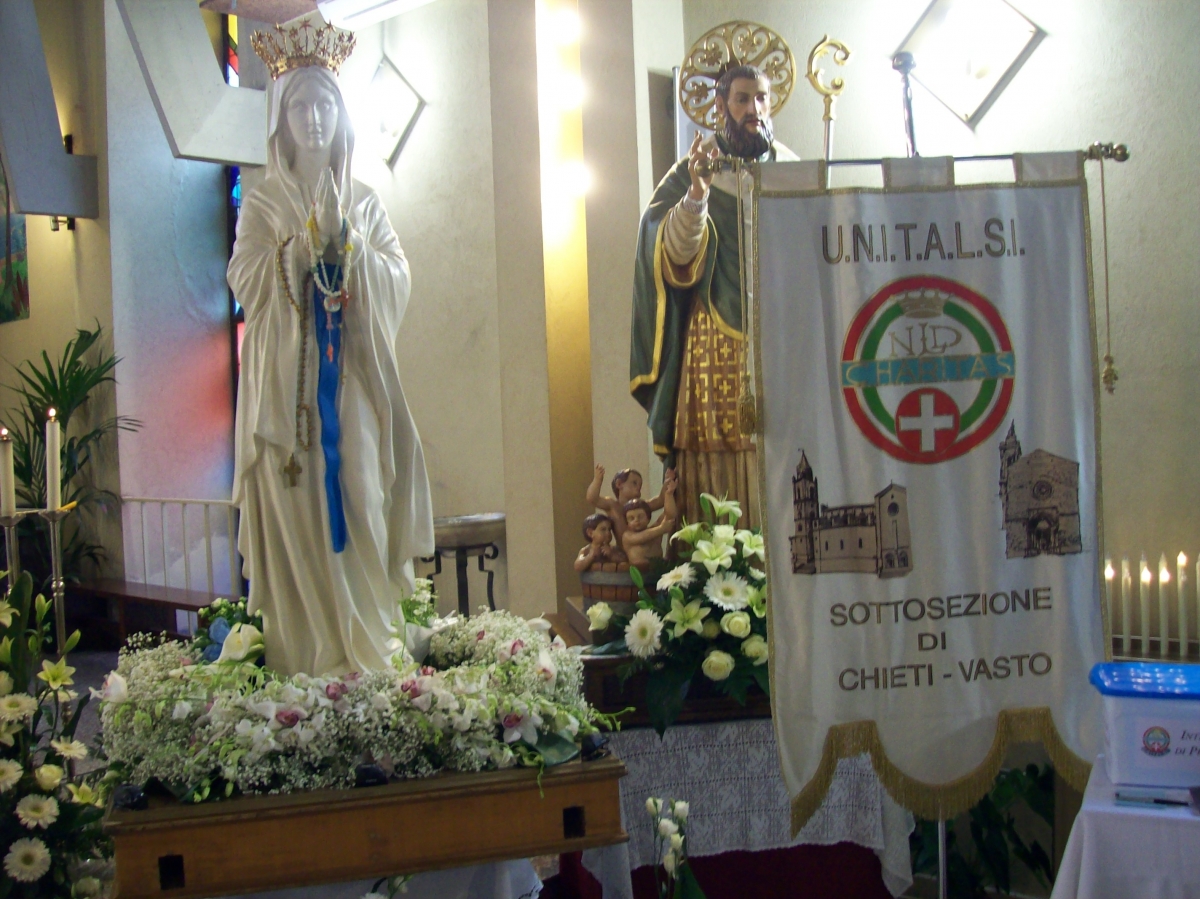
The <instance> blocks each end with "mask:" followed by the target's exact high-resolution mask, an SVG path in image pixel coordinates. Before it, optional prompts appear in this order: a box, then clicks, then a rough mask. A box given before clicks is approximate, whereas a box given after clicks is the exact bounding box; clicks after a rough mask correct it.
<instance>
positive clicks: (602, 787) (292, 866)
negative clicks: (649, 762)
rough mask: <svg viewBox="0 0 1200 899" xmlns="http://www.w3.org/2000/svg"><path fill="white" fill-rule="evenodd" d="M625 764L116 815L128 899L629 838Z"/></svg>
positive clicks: (336, 877)
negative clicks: (624, 817) (624, 814)
mask: <svg viewBox="0 0 1200 899" xmlns="http://www.w3.org/2000/svg"><path fill="white" fill-rule="evenodd" d="M624 774H625V766H624V764H622V763H621V761H620V760H619V759H616V758H606V759H600V760H598V761H595V762H568V763H567V764H564V765H559V766H557V767H554V768H549V769H547V770H546V772H545V774H543V775H542V784H541V788H540V789H539V787H538V782H537V779H538V777H537V771H536V770H535V769H530V768H521V769H509V770H507V771H490V772H483V773H479V774H450V775H444V776H436V777H430V778H427V779H424V780H416V781H405V782H403V783H395V784H388V785H386V786H382V787H366V788H361V789H353V790H319V791H314V792H311V793H293V794H289V795H285V796H248V797H240V798H238V799H232V800H228V801H224V802H214V803H208V804H204V805H181V804H179V803H175V802H171V803H160V804H156V805H152V806H151V807H150V808H148V809H145V810H143V811H128V810H124V809H121V810H112V811H110V812H109V814H108V816H107V818H106V819H105V822H104V827H105V830H106V831H107V833H108V834H109V835H110V836H111V837H112V839H113V845H114V849H115V857H116V867H117V877H116V892H115V894H114V895H118V896H120V897H121V899H139V897H151V896H154V897H158V896H162V895H164V894H165V893H166V892H167V891H169V893H170V895H171V896H173V897H178V899H188V897H204V896H229V895H238V894H242V893H250V892H255V891H260V890H271V889H283V888H286V887H295V886H310V885H315V884H321V883H337V882H340V881H346V880H355V879H366V878H373V877H384V876H389V875H396V874H414V873H418V872H421V871H432V870H438V869H442V868H455V867H460V866H463V865H474V864H478V863H480V862H488V861H498V860H502V859H511V858H525V857H528V856H533V855H550V854H559V853H563V852H576V851H579V850H581V849H588V848H592V847H596V846H606V845H610V844H613V843H621V842H624V841H625V840H627V839H628V836H627V835H626V833H625V831H624V830H623V829H622V828H621V803H620V793H619V791H618V781H619V780H620V778H621V777H623V776H624Z"/></svg>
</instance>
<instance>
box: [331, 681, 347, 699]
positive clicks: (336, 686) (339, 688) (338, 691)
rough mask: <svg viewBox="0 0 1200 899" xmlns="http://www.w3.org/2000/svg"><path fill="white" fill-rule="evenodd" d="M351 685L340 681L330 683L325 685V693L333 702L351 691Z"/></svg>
mask: <svg viewBox="0 0 1200 899" xmlns="http://www.w3.org/2000/svg"><path fill="white" fill-rule="evenodd" d="M349 689H350V688H349V687H347V686H346V685H345V684H343V683H341V682H340V681H336V682H334V683H332V684H328V685H326V687H325V695H326V696H327V697H328V698H329V699H330V700H331V701H333V702H337V701H338V700H339V699H341V698H342V697H343V696H345V695H346V694H347V693H348V692H349Z"/></svg>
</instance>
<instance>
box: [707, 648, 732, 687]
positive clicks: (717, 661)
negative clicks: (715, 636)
mask: <svg viewBox="0 0 1200 899" xmlns="http://www.w3.org/2000/svg"><path fill="white" fill-rule="evenodd" d="M733 665H734V661H733V656H731V655H730V654H729V653H727V652H722V651H721V650H719V649H714V650H713V651H712V652H710V653H709V654H708V655H707V656H706V657H705V659H704V663H703V664H702V665H701V666H700V670H701V671H703V672H704V676H705V677H707V678H708V679H709V680H725V678H727V677H729V675H730V674H732V673H733Z"/></svg>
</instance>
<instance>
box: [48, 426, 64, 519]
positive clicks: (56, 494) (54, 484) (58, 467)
mask: <svg viewBox="0 0 1200 899" xmlns="http://www.w3.org/2000/svg"><path fill="white" fill-rule="evenodd" d="M61 505H62V426H61V425H60V424H59V423H58V413H57V412H55V411H54V410H53V409H49V410H47V412H46V508H47V509H57V508H59V507H60V506H61Z"/></svg>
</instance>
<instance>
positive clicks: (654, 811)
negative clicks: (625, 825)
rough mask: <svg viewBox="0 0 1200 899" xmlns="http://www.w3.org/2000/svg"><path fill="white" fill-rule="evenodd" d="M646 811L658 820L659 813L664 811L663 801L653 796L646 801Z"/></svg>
mask: <svg viewBox="0 0 1200 899" xmlns="http://www.w3.org/2000/svg"><path fill="white" fill-rule="evenodd" d="M646 811H647V812H649V813H650V815H651V816H652V817H655V818H657V817H658V813H659V812H661V811H662V800H661V799H655V798H654V797H653V796H651V797H650V798H649V799H647V800H646Z"/></svg>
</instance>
